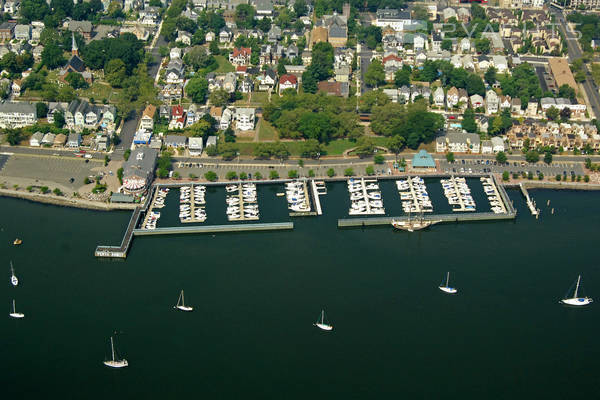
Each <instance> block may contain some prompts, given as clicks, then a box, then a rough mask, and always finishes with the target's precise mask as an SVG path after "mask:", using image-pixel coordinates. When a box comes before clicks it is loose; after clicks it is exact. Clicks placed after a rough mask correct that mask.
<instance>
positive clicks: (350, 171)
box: [344, 168, 354, 176]
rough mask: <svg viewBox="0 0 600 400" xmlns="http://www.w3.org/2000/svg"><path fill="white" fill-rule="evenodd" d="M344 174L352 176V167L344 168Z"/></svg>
mask: <svg viewBox="0 0 600 400" xmlns="http://www.w3.org/2000/svg"><path fill="white" fill-rule="evenodd" d="M344 176H354V170H353V169H352V168H346V169H345V170H344Z"/></svg>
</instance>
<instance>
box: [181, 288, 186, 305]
mask: <svg viewBox="0 0 600 400" xmlns="http://www.w3.org/2000/svg"><path fill="white" fill-rule="evenodd" d="M181 305H182V306H184V307H185V297H184V296H183V290H182V291H181Z"/></svg>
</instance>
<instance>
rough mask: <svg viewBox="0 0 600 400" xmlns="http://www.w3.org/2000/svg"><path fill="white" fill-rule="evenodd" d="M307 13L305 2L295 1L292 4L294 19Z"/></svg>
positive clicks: (302, 0)
mask: <svg viewBox="0 0 600 400" xmlns="http://www.w3.org/2000/svg"><path fill="white" fill-rule="evenodd" d="M307 12H308V7H307V6H306V0H296V1H295V2H294V13H295V14H296V18H300V17H301V16H303V15H305V14H306V13H307Z"/></svg>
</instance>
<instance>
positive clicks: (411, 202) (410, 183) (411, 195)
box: [396, 176, 433, 214]
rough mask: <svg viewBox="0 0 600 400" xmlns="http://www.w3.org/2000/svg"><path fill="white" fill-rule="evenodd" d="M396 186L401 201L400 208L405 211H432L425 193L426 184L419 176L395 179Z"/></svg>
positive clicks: (427, 195)
mask: <svg viewBox="0 0 600 400" xmlns="http://www.w3.org/2000/svg"><path fill="white" fill-rule="evenodd" d="M414 180H416V182H415V181H414ZM415 186H416V187H417V188H415ZM396 188H397V189H398V194H399V195H400V200H401V201H402V209H403V210H404V212H405V213H407V214H410V213H412V212H415V213H422V212H433V206H432V204H431V201H430V200H429V194H428V193H427V186H426V185H425V182H424V181H423V180H422V179H421V178H420V177H418V176H414V177H408V178H407V179H406V180H402V179H401V180H398V181H396ZM407 189H408V191H407ZM417 190H418V193H417ZM424 197H425V198H424Z"/></svg>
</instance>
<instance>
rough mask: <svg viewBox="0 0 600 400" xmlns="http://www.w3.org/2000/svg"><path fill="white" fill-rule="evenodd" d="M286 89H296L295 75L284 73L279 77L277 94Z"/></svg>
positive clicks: (296, 80)
mask: <svg viewBox="0 0 600 400" xmlns="http://www.w3.org/2000/svg"><path fill="white" fill-rule="evenodd" d="M286 89H293V90H298V78H296V76H295V75H290V74H285V75H281V77H280V78H279V95H281V93H282V92H283V91H284V90H286Z"/></svg>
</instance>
